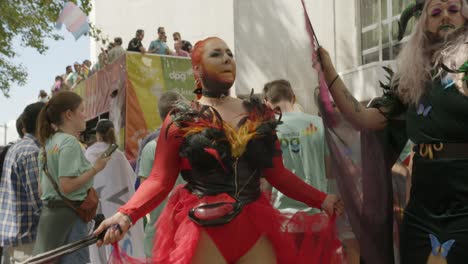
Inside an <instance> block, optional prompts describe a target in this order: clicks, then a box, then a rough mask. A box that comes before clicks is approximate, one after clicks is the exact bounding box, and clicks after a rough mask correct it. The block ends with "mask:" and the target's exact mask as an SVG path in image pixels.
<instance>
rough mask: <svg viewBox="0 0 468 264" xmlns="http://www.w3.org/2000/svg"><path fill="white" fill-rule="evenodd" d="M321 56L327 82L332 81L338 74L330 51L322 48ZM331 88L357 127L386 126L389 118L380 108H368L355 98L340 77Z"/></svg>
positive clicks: (338, 102) (344, 111)
mask: <svg viewBox="0 0 468 264" xmlns="http://www.w3.org/2000/svg"><path fill="white" fill-rule="evenodd" d="M319 53H320V57H321V59H322V62H323V70H324V74H325V79H326V80H327V83H329V84H330V83H331V82H332V81H333V80H334V79H335V77H336V76H337V73H336V70H335V67H334V66H333V63H332V62H331V59H330V55H329V54H328V52H327V51H326V50H325V49H323V48H320V49H319ZM329 88H330V93H331V95H332V96H333V99H334V101H335V103H336V105H337V106H338V108H339V109H340V111H341V112H342V113H343V115H344V117H345V118H346V119H347V120H348V121H349V122H350V123H351V124H352V125H353V126H354V127H355V128H357V129H373V130H381V129H383V128H384V127H385V124H386V121H387V119H386V118H385V116H383V115H382V114H381V113H380V112H379V110H377V109H375V108H366V107H364V106H363V105H362V104H361V103H359V102H358V100H356V98H354V96H353V95H352V94H351V93H350V92H349V91H348V89H347V88H346V85H345V84H344V82H343V81H342V80H341V78H339V77H338V79H336V80H335V81H334V82H333V84H332V86H331V87H329Z"/></svg>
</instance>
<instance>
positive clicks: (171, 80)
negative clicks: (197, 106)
mask: <svg viewBox="0 0 468 264" xmlns="http://www.w3.org/2000/svg"><path fill="white" fill-rule="evenodd" d="M127 75H128V82H127V98H126V127H125V135H126V136H125V151H126V155H127V158H129V159H134V158H135V156H136V154H137V152H138V143H139V141H140V140H141V139H142V138H143V137H145V136H146V135H147V134H148V133H150V132H152V131H154V130H155V129H156V128H157V127H158V126H159V125H160V124H161V118H160V117H159V113H158V105H157V102H158V98H159V97H160V96H161V94H162V93H164V92H166V91H169V90H175V91H177V92H179V93H180V94H182V95H183V96H184V97H185V98H187V99H189V100H192V99H194V98H195V96H194V94H193V93H192V91H193V89H194V83H195V80H194V78H193V73H192V65H191V61H190V59H188V58H183V57H170V56H157V55H142V54H138V53H128V54H127Z"/></svg>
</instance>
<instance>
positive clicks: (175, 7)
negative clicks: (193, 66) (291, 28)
mask: <svg viewBox="0 0 468 264" xmlns="http://www.w3.org/2000/svg"><path fill="white" fill-rule="evenodd" d="M232 6H233V0H171V1H161V0H93V7H94V8H93V12H92V13H91V15H90V19H91V21H92V22H93V23H95V24H96V25H97V27H98V28H100V29H102V31H103V32H104V33H105V35H107V36H108V37H109V38H110V39H111V40H113V39H114V37H122V39H123V46H124V48H125V49H126V48H127V46H128V42H129V41H130V40H131V39H132V38H133V37H135V32H136V30H137V29H143V30H144V31H145V38H144V40H143V45H144V46H145V48H148V47H149V44H150V42H151V41H152V40H155V39H156V38H157V29H158V27H159V26H164V27H165V29H166V34H167V42H168V45H169V47H170V48H171V49H173V47H174V42H173V40H172V33H173V32H176V31H177V32H180V33H181V35H182V39H184V40H188V41H190V42H191V43H192V44H193V45H195V42H196V41H197V40H200V39H203V38H206V37H209V36H219V37H221V38H222V39H224V40H225V41H226V43H228V45H230V46H231V47H232V48H233V49H234V33H233V12H232ZM101 47H102V44H101V43H96V42H94V41H91V58H92V59H93V60H96V58H97V55H98V54H99V51H100V48H101Z"/></svg>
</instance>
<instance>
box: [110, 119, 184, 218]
mask: <svg viewBox="0 0 468 264" xmlns="http://www.w3.org/2000/svg"><path fill="white" fill-rule="evenodd" d="M171 121H172V119H171V118H170V117H168V118H166V120H165V121H164V123H163V125H162V128H161V132H160V136H159V138H158V143H157V146H158V147H157V148H156V153H155V161H154V165H153V169H152V170H151V174H150V176H149V177H148V179H147V180H145V181H144V182H143V184H142V185H141V186H140V187H139V188H138V191H137V192H135V194H134V195H133V196H132V198H131V199H130V200H129V201H128V202H127V203H126V204H125V205H123V206H122V207H120V209H119V212H121V213H124V214H126V215H128V216H130V218H131V219H132V222H133V223H135V222H136V221H138V219H140V218H141V217H143V216H145V215H146V214H148V213H149V212H150V211H151V210H153V209H154V208H156V207H157V206H158V205H159V204H160V203H161V202H162V201H163V200H164V199H165V198H166V197H167V196H168V195H169V193H170V191H171V190H172V189H173V187H174V184H175V182H176V180H177V177H178V175H179V171H180V167H181V158H180V156H179V151H178V150H179V147H180V144H181V142H182V141H181V139H180V138H178V137H176V136H177V133H178V128H177V127H176V126H175V125H172V126H170V128H169V131H167V128H168V125H169V124H170V122H171ZM166 133H168V134H167V137H166Z"/></svg>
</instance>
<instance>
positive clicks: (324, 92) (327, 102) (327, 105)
mask: <svg viewBox="0 0 468 264" xmlns="http://www.w3.org/2000/svg"><path fill="white" fill-rule="evenodd" d="M301 2H302V7H303V9H304V16H305V22H306V30H307V34H308V35H309V38H310V45H311V48H312V65H313V67H314V69H315V70H316V71H317V73H318V78H319V87H320V88H319V91H320V95H319V100H320V102H321V103H322V104H323V106H324V107H323V108H324V111H323V113H322V115H324V116H326V118H324V119H323V120H324V122H327V123H328V124H327V125H328V127H334V126H335V124H336V120H335V118H334V109H333V104H332V102H331V99H330V92H329V90H328V84H327V82H326V81H325V75H324V74H323V70H322V64H321V62H320V58H319V56H318V53H317V44H316V43H318V40H317V39H316V36H315V34H314V28H313V27H312V22H311V21H310V19H309V14H308V13H307V8H306V6H305V3H304V0H301ZM325 120H326V121H325Z"/></svg>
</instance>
